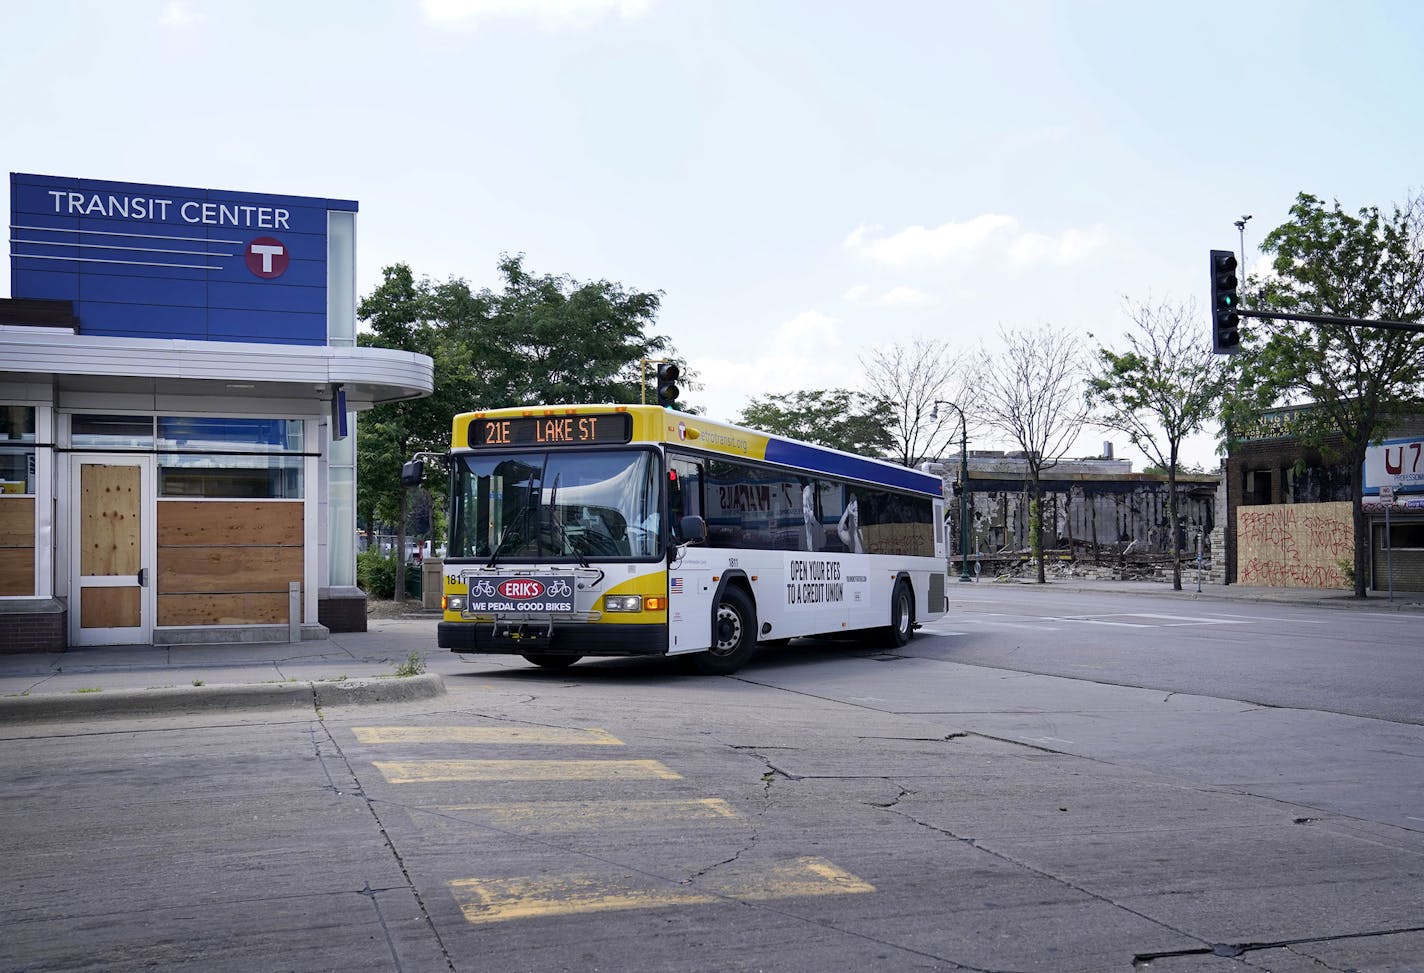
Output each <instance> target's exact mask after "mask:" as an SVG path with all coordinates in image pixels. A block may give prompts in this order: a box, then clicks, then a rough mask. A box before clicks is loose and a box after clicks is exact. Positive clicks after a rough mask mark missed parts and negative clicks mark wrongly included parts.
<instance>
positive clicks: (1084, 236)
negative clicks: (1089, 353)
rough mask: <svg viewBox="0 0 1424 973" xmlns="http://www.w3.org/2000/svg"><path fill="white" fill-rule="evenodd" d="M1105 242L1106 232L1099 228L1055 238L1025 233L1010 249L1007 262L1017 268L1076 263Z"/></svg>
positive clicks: (1072, 231)
mask: <svg viewBox="0 0 1424 973" xmlns="http://www.w3.org/2000/svg"><path fill="white" fill-rule="evenodd" d="M1106 242H1107V230H1105V229H1104V228H1103V227H1102V226H1101V225H1097V226H1090V227H1086V228H1084V229H1075V228H1069V229H1067V230H1064V231H1063V232H1062V233H1060V234H1059V235H1058V236H1050V235H1049V234H1047V233H1025V234H1023V235H1022V236H1020V237H1019V238H1018V239H1017V240H1015V241H1014V242H1013V244H1011V245H1010V247H1009V259H1010V260H1012V261H1013V262H1014V263H1016V264H1037V263H1055V264H1071V263H1077V262H1078V261H1080V260H1082V259H1083V258H1085V257H1087V256H1088V255H1089V254H1091V253H1092V252H1093V251H1095V250H1099V249H1101V248H1102V246H1103V245H1104V244H1105V243H1106Z"/></svg>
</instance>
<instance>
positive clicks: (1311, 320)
mask: <svg viewBox="0 0 1424 973" xmlns="http://www.w3.org/2000/svg"><path fill="white" fill-rule="evenodd" d="M1236 313H1237V314H1238V315H1240V316H1241V317H1243V318H1263V319H1265V320H1268V321H1304V322H1306V323H1307V324H1339V325H1342V326H1344V327H1347V328H1379V329H1381V330H1383V331H1412V332H1414V333H1415V334H1424V324H1419V323H1416V322H1410V321H1369V320H1365V319H1363V318H1342V317H1337V316H1336V315H1334V314H1294V313H1287V312H1284V311H1248V310H1246V309H1245V308H1237V310H1236Z"/></svg>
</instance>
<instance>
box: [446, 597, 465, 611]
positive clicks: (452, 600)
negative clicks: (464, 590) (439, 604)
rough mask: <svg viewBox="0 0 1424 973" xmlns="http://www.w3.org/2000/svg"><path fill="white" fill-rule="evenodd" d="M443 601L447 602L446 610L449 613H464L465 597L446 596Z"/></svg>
mask: <svg viewBox="0 0 1424 973" xmlns="http://www.w3.org/2000/svg"><path fill="white" fill-rule="evenodd" d="M441 600H442V601H444V602H445V604H444V608H445V610H446V611H447V612H462V611H464V610H465V596H464V595H445V596H443V597H442V599H441Z"/></svg>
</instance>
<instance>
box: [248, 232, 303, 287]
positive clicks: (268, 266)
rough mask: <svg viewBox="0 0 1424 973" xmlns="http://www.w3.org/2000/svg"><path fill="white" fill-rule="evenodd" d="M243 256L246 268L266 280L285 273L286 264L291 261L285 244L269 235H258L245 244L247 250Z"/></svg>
mask: <svg viewBox="0 0 1424 973" xmlns="http://www.w3.org/2000/svg"><path fill="white" fill-rule="evenodd" d="M243 256H244V258H245V259H246V261H247V269H248V270H250V271H252V272H253V273H254V274H256V275H257V276H258V277H262V278H265V279H267V280H271V279H272V278H274V277H281V276H282V275H283V274H285V273H286V272H287V264H289V263H291V261H292V257H291V254H290V253H288V252H287V247H286V245H285V244H283V243H282V241H281V240H278V239H277V238H276V237H270V236H260V237H258V238H257V239H255V240H253V241H252V242H251V243H249V244H248V245H247V252H246V253H245V254H244V255H243Z"/></svg>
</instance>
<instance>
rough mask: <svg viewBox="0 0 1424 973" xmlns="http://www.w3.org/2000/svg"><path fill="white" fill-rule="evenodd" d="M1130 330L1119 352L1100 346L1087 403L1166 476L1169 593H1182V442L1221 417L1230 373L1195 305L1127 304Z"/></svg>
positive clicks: (1103, 422) (1099, 418) (1101, 421)
mask: <svg viewBox="0 0 1424 973" xmlns="http://www.w3.org/2000/svg"><path fill="white" fill-rule="evenodd" d="M1127 313H1128V316H1129V317H1130V318H1131V319H1132V323H1133V328H1132V329H1131V330H1130V331H1129V332H1128V333H1127V336H1126V339H1125V341H1126V345H1125V347H1124V348H1123V349H1122V350H1120V351H1114V350H1112V349H1110V348H1103V347H1100V348H1098V349H1097V360H1096V362H1095V363H1093V365H1091V366H1090V371H1089V375H1088V403H1089V405H1090V406H1091V407H1092V408H1093V409H1094V410H1095V415H1094V420H1095V421H1096V422H1097V423H1098V425H1100V426H1102V427H1103V428H1105V429H1112V430H1116V431H1118V432H1122V433H1125V434H1126V435H1127V438H1128V441H1129V442H1131V443H1132V445H1133V446H1136V447H1137V448H1138V449H1139V450H1141V451H1142V452H1143V453H1145V454H1146V455H1147V457H1148V458H1149V459H1150V460H1151V461H1152V462H1153V463H1154V464H1156V466H1157V467H1158V468H1160V469H1162V470H1164V471H1165V472H1166V474H1167V527H1168V530H1169V532H1170V536H1171V550H1172V587H1173V588H1174V589H1175V590H1177V591H1181V590H1182V561H1181V550H1180V548H1179V546H1178V534H1179V531H1180V527H1179V524H1180V522H1181V515H1180V508H1179V498H1178V496H1177V473H1178V472H1179V471H1180V469H1181V467H1180V464H1179V456H1180V452H1181V446H1182V440H1183V439H1185V438H1186V437H1187V436H1190V435H1192V434H1193V433H1197V432H1200V431H1201V430H1202V429H1203V428H1204V427H1205V425H1206V423H1207V422H1209V421H1211V420H1214V419H1215V418H1216V417H1217V415H1218V414H1219V409H1220V403H1221V397H1222V394H1223V392H1224V390H1225V382H1226V376H1227V369H1226V366H1225V362H1224V361H1223V360H1222V358H1221V356H1219V355H1215V354H1213V353H1212V350H1211V345H1210V343H1209V342H1208V341H1207V335H1208V333H1209V329H1208V327H1207V325H1206V324H1205V323H1203V322H1202V321H1201V320H1200V319H1199V318H1198V316H1197V310H1196V306H1195V304H1194V303H1192V302H1188V303H1186V304H1167V303H1162V304H1157V305H1152V304H1148V303H1146V302H1136V303H1133V302H1129V303H1128V305H1127Z"/></svg>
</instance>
